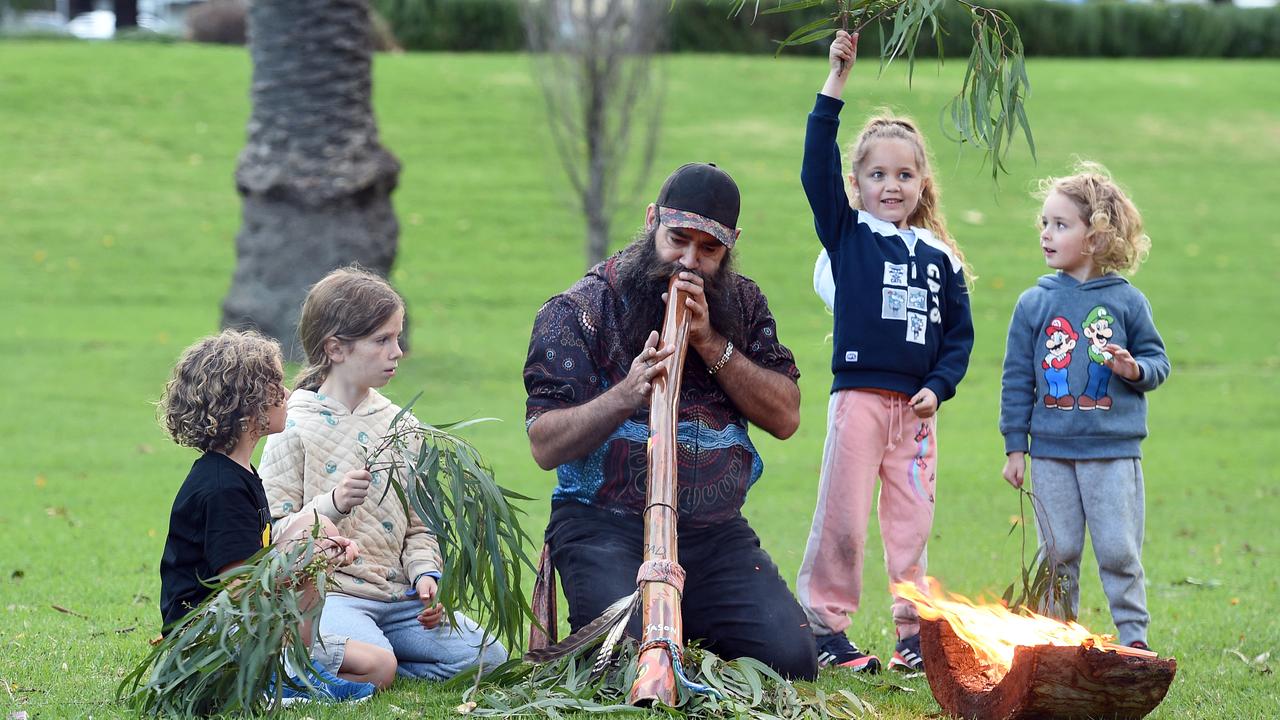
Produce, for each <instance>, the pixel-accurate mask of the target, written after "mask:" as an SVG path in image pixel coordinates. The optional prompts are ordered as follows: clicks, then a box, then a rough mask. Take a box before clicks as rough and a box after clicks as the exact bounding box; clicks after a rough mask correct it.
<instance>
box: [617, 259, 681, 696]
mask: <svg viewBox="0 0 1280 720" xmlns="http://www.w3.org/2000/svg"><path fill="white" fill-rule="evenodd" d="M675 282H676V278H675V277H672V278H671V283H670V284H669V285H668V286H667V310H666V314H665V315H664V317H663V320H662V338H661V344H660V345H659V347H663V348H666V347H674V348H675V351H674V352H672V353H671V355H669V356H667V359H666V360H664V361H663V362H664V363H666V364H667V371H666V373H664V374H660V375H658V377H656V378H654V380H653V395H652V396H651V397H650V400H649V453H648V455H649V458H648V459H649V476H648V482H647V489H646V496H645V497H646V501H645V511H644V563H643V564H642V565H641V566H640V572H639V574H638V575H637V578H636V579H637V582H639V583H641V599H640V606H641V608H642V610H643V613H644V614H643V620H642V622H643V630H642V632H641V640H640V648H641V651H640V654H639V656H638V657H637V658H636V679H635V683H634V684H633V685H632V686H631V692H630V694H629V695H628V696H627V701H628V702H629V703H631V704H632V705H637V704H641V703H652V702H654V701H657V702H661V703H663V704H664V705H667V706H668V707H674V706H675V704H676V701H677V698H678V694H677V691H676V679H675V672H674V668H673V667H672V665H671V655H670V652H671V650H674V651H675V652H679V649H680V648H682V647H683V645H684V627H683V623H682V622H681V619H680V594H681V592H682V590H683V586H684V571H683V570H682V569H681V568H680V565H679V558H678V557H677V552H676V538H677V535H676V520H677V512H676V423H677V420H678V418H679V413H680V379H681V376H682V375H683V374H684V361H685V355H686V351H687V350H688V346H689V308H687V307H685V299H686V298H687V297H688V294H687V293H683V292H677V291H676V289H675Z"/></svg>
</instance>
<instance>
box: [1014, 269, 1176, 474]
mask: <svg viewBox="0 0 1280 720" xmlns="http://www.w3.org/2000/svg"><path fill="white" fill-rule="evenodd" d="M1108 342H1112V343H1115V344H1117V345H1120V346H1121V347H1123V348H1125V349H1127V350H1128V351H1129V352H1130V353H1131V354H1132V355H1133V357H1134V359H1136V360H1137V361H1138V365H1139V367H1141V369H1142V376H1141V377H1140V378H1138V379H1137V380H1135V381H1132V382H1130V381H1128V380H1125V379H1123V378H1121V377H1120V376H1118V375H1114V374H1113V373H1112V372H1111V371H1110V370H1109V369H1108V368H1107V367H1106V366H1105V365H1104V364H1103V361H1104V360H1105V359H1106V357H1105V355H1106V354H1105V353H1104V352H1103V351H1102V349H1101V348H1102V347H1104V346H1105V345H1106V344H1107V343H1108ZM1168 375H1169V357H1168V355H1166V354H1165V350H1164V341H1162V340H1161V339H1160V333H1159V332H1157V331H1156V327H1155V323H1154V322H1153V321H1152V319H1151V303H1149V302H1147V298H1146V297H1145V296H1143V294H1142V292H1141V291H1139V290H1138V289H1137V288H1135V287H1133V286H1132V285H1130V284H1129V281H1127V280H1125V279H1124V278H1122V277H1120V276H1119V275H1114V274H1108V275H1104V276H1102V277H1100V278H1096V279H1093V280H1090V281H1088V282H1085V283H1081V282H1077V281H1076V280H1075V279H1074V278H1072V277H1071V276H1069V275H1066V274H1063V273H1057V274H1054V275H1045V276H1043V277H1041V278H1040V280H1039V281H1038V282H1037V283H1036V285H1035V287H1033V288H1031V289H1029V290H1027V291H1026V292H1024V293H1022V296H1021V297H1019V298H1018V304H1017V306H1016V307H1014V309H1013V319H1012V320H1010V322H1009V339H1008V342H1007V343H1006V344H1005V354H1004V375H1003V378H1002V382H1001V390H1000V433H1001V434H1002V435H1004V449H1005V452H1006V453H1010V452H1028V450H1029V451H1030V453H1031V455H1033V456H1035V457H1048V458H1061V459H1068V460H1088V459H1102V458H1122V457H1141V456H1142V451H1141V449H1140V448H1139V444H1140V443H1141V442H1142V439H1143V438H1144V437H1146V436H1147V398H1146V393H1147V392H1149V391H1151V390H1154V389H1156V388H1157V387H1159V385H1160V383H1162V382H1164V379H1165V378H1166V377H1168ZM1028 436H1029V437H1028ZM1028 440H1030V442H1028Z"/></svg>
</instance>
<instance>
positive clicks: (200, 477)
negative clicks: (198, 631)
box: [160, 452, 271, 628]
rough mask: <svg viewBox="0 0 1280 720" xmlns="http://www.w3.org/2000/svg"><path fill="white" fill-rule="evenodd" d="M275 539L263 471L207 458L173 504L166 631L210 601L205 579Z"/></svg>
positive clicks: (164, 586)
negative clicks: (261, 476)
mask: <svg viewBox="0 0 1280 720" xmlns="http://www.w3.org/2000/svg"><path fill="white" fill-rule="evenodd" d="M270 540H271V513H270V511H268V510H267V494H266V492H265V491H263V489H262V478H260V477H258V473H257V470H256V469H252V468H245V467H242V466H241V465H240V464H239V463H237V462H236V461H235V460H232V459H231V458H229V457H227V456H226V455H223V454H222V453H217V452H209V453H205V454H204V455H202V456H201V457H200V459H198V460H196V461H195V463H194V464H193V465H192V466H191V472H189V473H188V474H187V479H186V480H185V481H184V482H183V483H182V488H181V489H179V490H178V496H177V497H176V498H174V500H173V511H172V512H171V513H170V515H169V536H168V538H167V539H166V540H165V544H164V554H163V555H162V556H161V557H160V614H161V615H162V617H163V619H164V626H165V628H168V627H169V625H170V624H172V623H173V622H175V621H177V620H180V619H182V617H183V616H184V615H186V614H187V613H188V612H190V611H191V609H192V608H193V607H195V606H197V605H199V604H200V603H201V602H203V601H204V599H205V598H206V597H208V596H209V588H208V587H206V586H205V585H204V584H203V583H202V582H201V581H202V580H204V581H208V580H209V579H210V578H212V577H214V576H215V575H217V574H218V571H219V570H221V569H222V568H223V567H226V566H227V565H230V564H232V563H237V562H240V561H242V560H246V559H248V558H249V557H250V556H252V555H253V554H254V553H256V552H258V551H259V550H261V549H262V548H264V547H266V546H267V545H268V544H269V543H270Z"/></svg>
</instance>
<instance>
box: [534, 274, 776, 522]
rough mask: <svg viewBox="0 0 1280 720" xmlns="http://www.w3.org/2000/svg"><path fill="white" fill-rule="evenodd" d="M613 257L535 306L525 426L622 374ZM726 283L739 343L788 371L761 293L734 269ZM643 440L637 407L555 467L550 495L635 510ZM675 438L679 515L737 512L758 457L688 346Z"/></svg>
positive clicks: (759, 466) (643, 417)
mask: <svg viewBox="0 0 1280 720" xmlns="http://www.w3.org/2000/svg"><path fill="white" fill-rule="evenodd" d="M618 257H619V256H617V255H615V256H613V257H611V258H609V259H608V260H605V261H604V262H603V263H600V264H599V265H597V266H595V267H594V268H592V269H591V270H590V271H589V272H588V273H587V275H586V276H585V277H583V278H582V279H581V280H579V281H578V282H577V283H576V284H574V285H573V287H571V288H569V289H568V290H566V291H565V292H563V293H561V294H559V295H556V296H555V297H553V298H551V299H550V300H548V301H547V303H546V304H545V305H543V306H542V309H541V310H539V311H538V317H537V320H536V321H535V322H534V327H533V335H532V337H531V338H530V341H529V356H528V358H527V359H526V361H525V366H524V383H525V389H526V390H527V391H528V395H529V397H528V400H527V403H526V409H525V418H526V426H528V425H532V424H533V422H534V421H536V420H537V418H538V417H539V416H540V415H542V414H543V413H545V412H547V411H549V410H557V409H561V408H567V407H572V406H576V405H581V404H582V403H585V402H588V401H590V400H591V399H593V398H595V397H596V396H598V395H600V394H602V393H604V392H605V391H606V390H608V389H609V388H610V387H612V386H613V385H614V384H616V383H619V382H621V381H622V380H623V379H624V378H625V377H626V375H627V370H628V369H629V368H630V366H631V361H632V359H633V358H632V357H631V353H628V351H627V348H626V342H625V341H624V337H623V334H624V327H625V323H624V321H623V318H624V317H625V314H626V312H627V307H626V304H625V301H624V299H623V297H622V293H621V292H620V291H619V288H618V287H617V282H618V277H617V262H618ZM729 282H731V283H732V284H733V286H734V288H735V294H736V298H735V300H736V303H735V304H736V305H737V307H738V310H739V312H740V313H741V320H742V323H741V327H742V328H743V329H744V332H743V336H744V340H745V342H744V343H743V347H740V348H738V350H739V351H740V352H742V353H743V354H744V355H745V356H747V357H748V358H750V359H751V360H752V361H753V362H755V363H756V364H757V365H760V366H761V367H763V368H765V369H767V370H771V371H774V372H779V373H782V374H784V375H786V376H787V377H789V378H791V379H792V380H793V381H794V380H797V379H798V378H799V377H800V371H799V370H798V369H797V368H796V365H795V359H794V357H793V356H792V354H791V351H790V350H788V349H787V348H786V346H784V345H783V344H782V343H781V342H780V341H779V340H778V331H777V325H776V324H775V322H774V319H773V315H772V313H770V311H769V304H768V301H767V300H766V299H765V296H764V293H762V292H761V291H760V288H759V286H757V285H756V284H755V283H754V282H752V281H751V280H749V279H747V278H746V277H743V276H741V275H737V274H733V275H732V276H731V278H730V279H729ZM655 329H656V328H655ZM648 439H649V411H648V408H647V407H646V408H643V409H641V410H638V411H636V413H635V414H633V415H632V416H631V417H629V418H627V420H625V421H624V422H623V423H622V424H621V425H620V426H619V427H618V428H616V429H615V430H614V431H613V433H612V434H611V435H610V436H609V437H608V439H607V440H605V442H604V444H602V445H601V446H600V447H598V448H595V449H594V450H592V451H591V452H590V453H589V454H587V455H586V456H585V457H582V458H580V459H578V460H574V461H572V462H568V463H565V464H563V465H560V466H559V467H558V468H556V475H557V478H558V481H559V483H558V486H557V487H556V490H555V492H554V493H553V495H552V499H553V500H555V501H560V500H572V501H576V502H580V503H584V504H587V505H593V506H596V507H599V508H602V509H605V510H608V511H610V512H613V513H616V514H640V513H641V512H643V510H644V505H645V490H646V474H647V467H648V462H647V457H646V451H647V444H648ZM676 441H677V451H676V456H677V457H676V463H677V478H678V481H677V482H678V484H677V505H678V508H677V509H678V510H679V513H680V522H681V523H687V524H688V525H691V526H706V525H712V524H716V523H720V522H723V521H725V520H728V519H730V518H732V517H735V516H736V515H738V513H739V512H740V511H741V508H742V503H743V501H744V500H745V498H746V494H747V490H748V489H749V488H750V487H751V485H752V484H754V483H755V481H756V480H758V479H759V478H760V475H761V473H762V472H763V471H764V463H763V462H762V461H761V459H760V454H759V453H758V452H757V451H756V449H755V446H754V445H753V444H752V443H751V438H750V437H749V435H748V434H747V421H746V419H745V418H744V417H743V416H742V414H741V413H740V412H739V411H738V409H737V407H735V406H734V404H733V402H732V401H730V400H729V397H728V396H727V395H725V393H724V391H723V390H721V388H720V385H719V383H717V381H716V379H715V378H714V377H712V375H711V374H710V373H709V372H708V371H707V367H706V365H705V364H704V363H703V362H702V359H701V358H700V357H698V355H697V353H689V355H688V357H687V359H686V361H685V370H684V374H683V376H682V381H681V385H680V415H679V421H678V424H677V430H676Z"/></svg>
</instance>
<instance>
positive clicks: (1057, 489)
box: [1000, 163, 1169, 649]
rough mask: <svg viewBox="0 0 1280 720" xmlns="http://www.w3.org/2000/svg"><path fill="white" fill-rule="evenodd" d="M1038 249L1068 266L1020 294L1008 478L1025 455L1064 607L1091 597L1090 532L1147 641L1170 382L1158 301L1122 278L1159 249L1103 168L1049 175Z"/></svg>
mask: <svg viewBox="0 0 1280 720" xmlns="http://www.w3.org/2000/svg"><path fill="white" fill-rule="evenodd" d="M1041 192H1042V194H1043V197H1044V208H1043V210H1042V212H1041V216H1040V227H1041V231H1040V247H1041V250H1042V251H1043V252H1044V257H1045V262H1046V263H1047V264H1048V265H1049V267H1051V268H1053V269H1054V270H1056V271H1057V272H1055V273H1054V274H1052V275H1045V276H1043V277H1041V278H1040V280H1039V281H1038V282H1037V283H1036V285H1035V287H1033V288H1031V289H1029V290H1027V291H1026V292H1024V293H1022V296H1021V297H1019V298H1018V304H1017V306H1016V307H1015V308H1014V310H1013V319H1012V320H1011V321H1010V323H1009V339H1008V343H1007V344H1006V346H1005V356H1004V375H1003V379H1002V383H1001V393H1000V432H1001V433H1002V434H1003V435H1004V444H1005V453H1006V454H1007V456H1008V460H1007V462H1006V463H1005V466H1004V478H1005V480H1007V481H1009V484H1010V485H1013V486H1014V487H1015V488H1020V487H1022V484H1023V481H1024V479H1025V474H1026V456H1027V455H1028V454H1030V455H1031V475H1032V477H1033V478H1034V480H1035V493H1036V496H1037V497H1038V498H1039V500H1040V504H1039V505H1038V506H1037V508H1036V524H1037V526H1038V528H1039V532H1040V545H1041V549H1042V551H1043V552H1044V553H1045V554H1046V557H1047V558H1048V560H1049V562H1050V563H1052V564H1053V565H1055V566H1056V567H1057V569H1058V572H1059V574H1060V582H1062V584H1063V587H1064V589H1065V596H1064V597H1063V598H1062V600H1063V604H1062V605H1060V606H1053V607H1050V608H1047V609H1048V611H1049V612H1050V613H1051V614H1055V615H1058V616H1060V617H1069V618H1074V617H1075V616H1076V613H1077V610H1078V608H1079V602H1080V589H1079V578H1080V556H1081V553H1082V552H1083V550H1084V531H1085V525H1086V524H1087V525H1088V526H1089V534H1090V537H1091V538H1092V539H1093V551H1094V554H1095V555H1096V556H1097V558H1098V572H1099V574H1100V575H1101V577H1102V589H1103V591H1104V592H1106V594H1107V600H1108V601H1109V602H1110V605H1111V617H1112V619H1113V620H1114V621H1115V624H1116V629H1117V631H1118V632H1119V639H1120V642H1121V643H1123V644H1126V645H1130V646H1133V647H1138V648H1143V649H1145V648H1146V647H1147V624H1148V622H1149V621H1150V615H1148V613H1147V597H1146V589H1145V587H1144V585H1143V571H1142V532H1143V515H1144V499H1143V484H1142V465H1141V460H1140V458H1141V457H1142V451H1141V449H1140V447H1139V444H1140V443H1141V442H1142V439H1143V438H1144V437H1146V435H1147V399H1146V393H1147V392H1149V391H1151V390H1154V389H1155V388H1157V387H1158V386H1159V385H1160V383H1162V382H1164V379H1165V377H1167V376H1168V374H1169V358H1168V356H1167V355H1166V354H1165V350H1164V342H1163V341H1162V340H1161V339H1160V333H1159V332H1157V331H1156V328H1155V324H1154V323H1153V322H1152V319H1151V304H1150V303H1148V302H1147V299H1146V297H1145V296H1143V294H1142V293H1141V292H1140V291H1139V290H1138V289H1137V288H1135V287H1133V286H1132V285H1130V284H1129V282H1128V281H1127V280H1125V279H1124V278H1122V277H1120V276H1119V275H1117V274H1116V272H1117V271H1128V272H1130V273H1132V272H1134V271H1136V270H1137V267H1138V265H1139V264H1140V263H1141V262H1142V260H1144V259H1145V257H1146V254H1147V251H1148V250H1149V249H1150V247H1151V240H1150V238H1148V237H1147V236H1146V235H1145V234H1143V232H1142V216H1141V215H1140V214H1139V213H1138V209H1137V208H1136V207H1134V205H1133V203H1132V202H1131V201H1130V200H1129V198H1127V197H1126V196H1125V194H1124V192H1123V191H1121V189H1120V188H1119V187H1118V186H1117V185H1116V184H1115V182H1114V181H1113V180H1112V179H1111V177H1110V176H1109V175H1107V174H1106V171H1105V170H1104V169H1103V168H1101V167H1100V166H1098V165H1094V164H1091V163H1088V164H1082V165H1081V166H1080V167H1079V168H1077V173H1076V174H1075V175H1072V176H1070V177H1065V178H1050V179H1047V180H1044V181H1042V183H1041Z"/></svg>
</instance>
